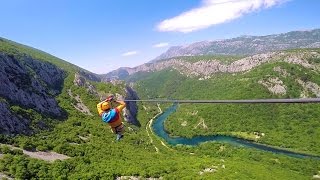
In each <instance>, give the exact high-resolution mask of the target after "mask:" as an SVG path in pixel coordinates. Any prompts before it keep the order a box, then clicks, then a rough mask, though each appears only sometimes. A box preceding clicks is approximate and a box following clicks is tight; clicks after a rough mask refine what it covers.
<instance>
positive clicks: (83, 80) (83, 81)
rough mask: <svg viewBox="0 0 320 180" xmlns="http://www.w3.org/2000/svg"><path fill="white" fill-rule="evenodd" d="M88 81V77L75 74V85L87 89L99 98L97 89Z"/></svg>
mask: <svg viewBox="0 0 320 180" xmlns="http://www.w3.org/2000/svg"><path fill="white" fill-rule="evenodd" d="M87 79H88V78H87V77H86V76H83V75H82V74H81V72H80V73H79V72H78V73H75V75H74V80H73V83H74V85H76V86H79V87H84V88H86V89H87V91H88V92H89V93H90V94H93V95H95V96H97V97H98V92H97V90H96V88H95V87H94V86H93V85H92V84H91V83H90V82H88V81H87ZM89 80H90V79H89ZM91 80H94V81H98V82H99V81H100V79H94V78H93V79H92V77H91Z"/></svg>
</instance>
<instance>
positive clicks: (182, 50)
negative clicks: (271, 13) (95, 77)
mask: <svg viewBox="0 0 320 180" xmlns="http://www.w3.org/2000/svg"><path fill="white" fill-rule="evenodd" d="M296 48H320V29H314V30H309V31H291V32H288V33H282V34H274V35H266V36H240V37H237V38H232V39H225V40H217V41H201V42H196V43H193V44H190V45H186V46H173V47H171V48H169V49H168V50H167V51H166V52H165V53H163V54H161V55H160V56H158V57H157V58H155V59H154V60H152V61H150V62H149V63H145V64H142V65H140V66H137V67H134V68H129V67H122V68H119V69H117V70H114V71H111V72H109V73H107V74H105V75H102V79H106V80H114V79H121V80H124V79H126V78H127V77H128V76H129V75H132V74H134V73H137V72H148V71H154V70H155V69H157V68H161V67H162V66H161V67H159V63H160V62H159V61H161V62H162V64H163V61H167V60H171V61H172V60H173V58H180V57H186V56H207V57H204V58H205V59H206V60H214V59H215V57H212V58H211V59H210V56H215V55H222V56H225V55H233V56H242V57H243V56H248V55H254V54H261V53H266V52H271V51H278V50H286V49H296ZM160 65H161V63H160Z"/></svg>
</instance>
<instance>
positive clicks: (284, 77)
mask: <svg viewBox="0 0 320 180" xmlns="http://www.w3.org/2000/svg"><path fill="white" fill-rule="evenodd" d="M0 40H1V41H0V58H1V59H0V62H1V63H2V66H1V68H2V69H1V68H0V70H1V76H0V79H1V83H2V84H1V85H2V86H1V88H0V92H1V94H0V114H1V119H0V124H1V127H0V132H1V134H0V142H1V143H2V144H7V145H10V146H11V147H17V148H20V149H24V150H28V151H30V152H47V153H49V152H52V153H53V152H55V153H59V154H61V155H63V156H64V157H69V158H66V159H57V160H54V161H50V162H48V161H44V160H41V159H35V158H32V157H29V156H27V155H24V154H23V153H21V150H13V149H10V148H9V149H8V147H7V146H5V145H1V146H0V154H1V156H0V175H1V176H5V177H9V178H11V177H12V178H16V179H119V178H123V179H124V178H138V179H148V178H153V179H181V178H185V179H310V178H313V177H317V176H318V171H319V170H320V161H319V160H318V159H317V158H308V157H304V158H299V157H300V155H301V154H309V155H314V156H319V155H320V151H319V148H318V147H319V146H320V140H319V138H318V137H320V134H319V133H320V129H319V128H320V126H319V125H320V124H319V123H320V122H319V117H320V109H319V107H318V106H319V105H318V104H290V105H288V104H237V105H235V104H179V105H177V107H178V108H177V109H176V110H175V113H172V114H170V116H169V115H168V116H167V117H166V121H165V122H164V124H163V125H162V126H160V127H164V129H163V128H162V133H166V134H167V135H168V136H170V138H172V137H181V138H184V140H188V139H191V138H194V137H199V136H201V137H204V139H206V137H211V136H218V137H224V138H225V137H230V136H232V137H234V139H233V140H232V141H237V140H239V139H241V140H244V141H243V142H249V141H246V140H250V143H252V144H256V143H258V144H264V145H266V146H263V147H262V149H263V148H265V149H267V148H268V147H279V148H281V149H285V150H289V151H290V152H291V151H292V152H294V153H292V154H293V157H292V156H288V155H285V154H283V153H273V152H274V151H275V149H271V151H261V150H259V148H258V149H256V148H248V147H247V146H243V144H242V145H240V146H239V144H238V145H234V143H225V141H223V140H222V141H213V142H212V141H208V142H207V141H203V143H199V144H198V143H194V144H197V145H196V146H190V143H189V145H188V143H186V144H185V145H183V144H182V143H180V142H178V143H176V144H175V143H173V144H172V143H170V141H169V142H167V141H166V139H164V138H163V137H162V136H161V135H160V136H159V134H158V133H157V130H156V128H154V126H155V124H156V123H159V122H160V121H159V118H160V117H162V116H163V115H165V114H166V113H168V112H169V111H167V109H168V108H170V107H172V104H169V103H161V104H156V103H151V102H137V103H136V104H134V103H133V104H132V103H131V104H130V103H128V107H127V109H126V111H125V112H124V114H125V115H124V116H123V118H124V119H125V122H124V123H125V126H126V132H125V136H124V138H123V139H122V140H121V141H119V142H118V141H116V140H115V138H114V134H112V133H111V132H110V129H109V127H108V126H107V125H106V124H104V123H103V122H102V121H101V119H100V117H99V116H98V115H97V113H96V104H97V103H98V102H99V101H100V100H101V99H103V98H106V97H107V96H108V95H109V94H115V95H116V96H117V97H118V98H126V99H159V98H160V99H181V100H184V99H190V100H192V99H193V100H194V99H203V100H206V99H212V100H219V99H220V100H221V99H226V100H227V99H230V100H231V99H235V100H236V99H238V100H239V99H268V98H308V97H319V94H320V93H319V92H320V88H319V85H320V75H319V63H320V50H319V49H317V48H313V49H291V50H281V51H272V52H266V53H261V54H256V55H237V56H235V55H233V56H226V55H223V56H222V55H219V56H217V55H208V56H203V55H200V56H192V57H189V56H188V57H185V56H178V57H172V58H169V59H162V60H161V61H157V62H154V63H147V64H144V65H141V66H138V67H136V68H132V69H133V70H132V69H131V70H132V71H131V72H128V71H127V70H126V71H122V70H123V69H122V70H121V74H120V75H118V74H116V73H115V72H113V73H111V74H112V77H110V76H108V75H97V74H94V73H91V72H89V71H87V70H85V69H82V68H80V67H78V66H76V65H73V64H70V63H68V62H66V61H63V60H61V59H59V58H56V57H54V56H52V55H50V54H47V53H44V52H42V51H39V50H36V49H34V48H31V47H28V46H25V45H21V44H18V43H15V42H12V41H9V40H6V39H0ZM42 67H44V68H42ZM46 68H47V69H46ZM118 72H119V71H118ZM109 75H110V74H109ZM120 76H121V78H120ZM50 77H52V78H50ZM119 78H120V80H119ZM121 79H125V80H126V82H125V81H123V80H121ZM17 92H18V93H17ZM45 107H46V108H45ZM164 130H165V131H164ZM222 139H223V138H222ZM225 139H228V138H225ZM225 139H224V140H225ZM209 140H210V139H209ZM273 150H274V151H273ZM284 153H289V152H287V151H284ZM295 153H296V154H295ZM299 153H301V154H299ZM295 155H296V156H295ZM297 157H298V158H297Z"/></svg>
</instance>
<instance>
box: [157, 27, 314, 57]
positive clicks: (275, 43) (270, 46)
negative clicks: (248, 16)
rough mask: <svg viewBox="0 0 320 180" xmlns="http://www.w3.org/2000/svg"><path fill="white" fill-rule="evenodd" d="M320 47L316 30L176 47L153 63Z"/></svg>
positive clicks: (243, 37) (244, 37)
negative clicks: (197, 57) (185, 58)
mask: <svg viewBox="0 0 320 180" xmlns="http://www.w3.org/2000/svg"><path fill="white" fill-rule="evenodd" d="M319 47H320V29H314V30H310V31H292V32H288V33H282V34H274V35H267V36H241V37H237V38H232V39H224V40H216V41H203V42H196V43H192V44H190V45H186V46H174V47H171V48H169V49H168V50H167V52H165V53H163V54H161V55H160V56H158V57H157V58H155V59H154V60H153V61H152V62H155V61H158V60H161V59H168V58H172V57H177V56H195V55H253V54H258V53H265V52H269V51H275V50H285V49H294V48H319Z"/></svg>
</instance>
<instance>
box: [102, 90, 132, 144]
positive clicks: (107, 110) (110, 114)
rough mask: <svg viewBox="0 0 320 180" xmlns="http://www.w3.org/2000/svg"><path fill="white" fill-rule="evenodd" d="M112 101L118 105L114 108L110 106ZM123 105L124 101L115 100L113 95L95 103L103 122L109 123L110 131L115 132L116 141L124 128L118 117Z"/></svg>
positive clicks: (124, 104) (121, 135) (124, 105)
mask: <svg viewBox="0 0 320 180" xmlns="http://www.w3.org/2000/svg"><path fill="white" fill-rule="evenodd" d="M112 102H115V103H118V104H119V105H118V106H117V107H116V108H112V104H111V103H112ZM125 107H126V103H125V102H124V101H120V100H115V99H114V96H113V95H111V96H109V97H107V99H105V100H104V101H101V102H99V103H98V104H97V109H98V114H99V116H100V117H101V119H102V121H103V122H105V123H108V124H109V126H110V127H111V130H112V132H113V133H115V134H116V140H117V141H119V140H120V139H121V138H123V133H124V129H125V128H124V124H123V123H122V120H121V117H120V112H121V111H122V109H123V108H125Z"/></svg>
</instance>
